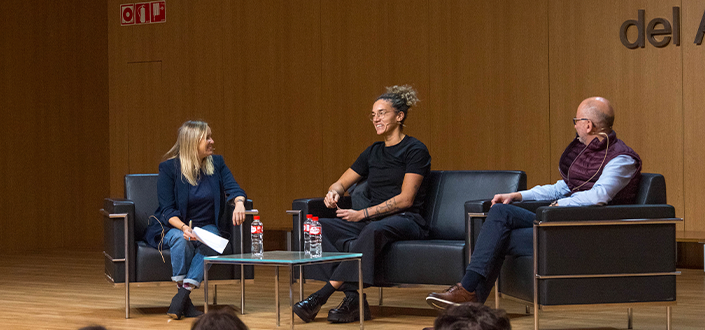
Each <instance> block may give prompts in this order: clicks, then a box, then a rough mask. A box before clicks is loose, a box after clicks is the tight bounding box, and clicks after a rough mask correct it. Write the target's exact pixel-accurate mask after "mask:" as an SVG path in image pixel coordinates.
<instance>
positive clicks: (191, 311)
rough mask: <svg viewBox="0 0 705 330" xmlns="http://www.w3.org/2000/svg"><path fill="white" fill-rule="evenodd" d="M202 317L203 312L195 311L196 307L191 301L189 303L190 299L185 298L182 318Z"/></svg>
mask: <svg viewBox="0 0 705 330" xmlns="http://www.w3.org/2000/svg"><path fill="white" fill-rule="evenodd" d="M201 315H203V312H201V311H199V310H198V309H196V306H194V305H193V301H191V297H190V296H189V297H187V298H186V308H185V309H184V317H199V316H201Z"/></svg>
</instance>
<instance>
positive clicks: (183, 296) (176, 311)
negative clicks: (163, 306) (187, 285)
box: [166, 288, 191, 320]
mask: <svg viewBox="0 0 705 330" xmlns="http://www.w3.org/2000/svg"><path fill="white" fill-rule="evenodd" d="M190 294H191V291H190V290H188V289H184V288H179V292H177V293H176V295H175V296H174V298H171V305H169V310H168V311H167V312H166V315H169V317H171V318H172V319H174V320H179V319H181V317H182V316H184V310H186V304H187V301H188V300H189V295H190Z"/></svg>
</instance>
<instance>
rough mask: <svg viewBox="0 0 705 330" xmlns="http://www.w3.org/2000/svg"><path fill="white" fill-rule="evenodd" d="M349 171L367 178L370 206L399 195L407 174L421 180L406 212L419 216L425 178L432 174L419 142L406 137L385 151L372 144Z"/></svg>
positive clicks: (382, 143) (428, 159) (426, 156)
mask: <svg viewBox="0 0 705 330" xmlns="http://www.w3.org/2000/svg"><path fill="white" fill-rule="evenodd" d="M350 168H351V169H352V170H353V171H355V172H356V173H357V174H359V175H360V176H362V177H367V186H368V190H369V194H370V203H371V205H378V204H381V203H383V202H385V201H387V200H388V199H390V198H392V197H394V196H396V195H399V194H400V193H401V185H402V183H403V182H404V175H405V174H406V173H414V174H419V175H422V176H423V177H424V180H423V183H422V184H421V187H419V191H418V192H417V193H416V197H415V198H414V204H413V205H412V206H411V207H410V208H409V209H407V210H405V211H406V212H414V213H421V209H422V207H423V201H424V198H425V197H426V188H427V186H428V185H427V181H428V180H427V178H428V174H429V172H430V171H431V155H430V154H429V153H428V149H427V148H426V145H424V144H423V143H422V142H421V141H419V140H417V139H415V138H413V137H411V136H405V137H404V139H402V140H401V142H399V143H397V144H396V145H393V146H391V147H385V146H384V142H375V143H373V144H372V145H371V146H369V147H367V149H365V151H363V152H362V153H361V154H360V156H359V157H357V160H356V161H355V163H354V164H352V166H350Z"/></svg>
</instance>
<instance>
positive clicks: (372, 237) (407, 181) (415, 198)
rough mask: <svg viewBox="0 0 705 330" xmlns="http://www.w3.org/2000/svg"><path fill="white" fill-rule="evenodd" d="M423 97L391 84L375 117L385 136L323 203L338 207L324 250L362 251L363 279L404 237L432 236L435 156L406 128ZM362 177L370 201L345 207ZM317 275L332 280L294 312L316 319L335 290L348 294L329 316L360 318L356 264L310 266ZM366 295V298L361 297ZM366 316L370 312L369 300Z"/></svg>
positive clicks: (370, 277) (368, 279)
mask: <svg viewBox="0 0 705 330" xmlns="http://www.w3.org/2000/svg"><path fill="white" fill-rule="evenodd" d="M416 102H418V98H417V97H416V91H414V90H413V89H412V88H411V87H410V86H394V87H389V88H387V93H385V94H382V95H381V96H380V97H378V98H377V100H376V102H375V103H374V105H373V106H372V113H371V114H370V120H371V121H372V123H373V125H374V128H375V131H376V132H377V135H379V136H381V137H383V141H379V142H375V143H374V144H372V145H371V146H369V147H368V148H367V149H365V151H363V152H362V154H360V156H359V157H358V158H357V160H356V161H355V163H353V165H352V166H351V167H350V168H349V169H348V170H346V171H345V173H343V175H342V176H341V177H340V179H338V181H336V182H335V183H333V184H332V185H331V186H330V188H329V189H328V193H327V194H326V197H325V199H324V203H325V205H326V206H327V207H328V208H338V209H337V211H336V215H337V218H333V219H321V220H320V222H321V225H322V228H323V242H322V246H323V251H327V252H343V251H346V252H357V253H362V273H363V282H364V284H365V285H366V286H369V285H372V284H373V282H374V274H375V272H374V267H375V258H376V257H377V255H378V254H379V252H380V251H382V250H383V248H384V247H385V246H386V245H388V244H390V243H392V242H395V241H399V240H417V239H424V238H426V237H427V236H428V232H427V228H426V221H425V220H424V219H423V217H421V215H420V213H421V209H422V208H423V201H424V197H425V195H426V186H427V180H425V178H427V177H428V174H429V172H430V171H431V156H430V155H429V153H428V149H427V148H426V146H425V145H424V144H423V143H421V141H419V140H417V139H415V138H413V137H411V136H407V135H405V134H404V133H403V127H404V121H405V120H406V118H407V115H408V110H409V108H410V107H412V106H413V105H414V104H416ZM362 178H367V188H366V189H367V191H366V193H367V194H368V195H369V200H370V202H369V205H368V206H367V207H363V208H361V209H359V210H353V209H340V208H339V207H338V200H339V199H340V196H341V195H343V194H344V193H345V191H346V190H347V189H348V188H350V186H352V185H353V184H354V183H356V182H358V181H360V179H362ZM307 271H308V272H309V274H310V275H311V277H312V278H315V279H319V280H324V281H328V283H326V285H325V286H324V287H323V288H322V289H320V290H318V291H317V292H315V293H313V294H311V295H310V296H309V297H308V298H306V299H304V300H302V301H300V302H298V303H296V304H295V305H294V307H293V309H294V312H295V313H296V315H298V316H299V317H300V318H301V319H302V320H304V321H305V322H311V321H313V320H314V319H315V318H316V314H318V311H319V310H320V309H321V306H322V305H323V304H325V303H326V302H327V301H328V298H329V297H330V296H331V295H332V294H333V292H335V291H336V290H340V291H343V292H344V293H345V299H343V302H342V303H341V304H340V305H339V306H338V307H337V308H335V309H331V310H330V311H329V312H328V321H330V322H333V323H347V322H354V321H359V318H360V310H359V299H361V297H360V296H359V294H358V291H357V290H358V283H357V281H358V271H357V263H356V262H355V263H354V262H343V263H340V264H323V265H318V266H310V267H307ZM362 299H365V298H364V297H362ZM364 306H365V311H364V313H365V319H369V318H370V317H371V316H370V311H369V306H368V305H367V301H366V300H365V302H364Z"/></svg>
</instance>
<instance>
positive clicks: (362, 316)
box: [357, 258, 365, 330]
mask: <svg viewBox="0 0 705 330" xmlns="http://www.w3.org/2000/svg"><path fill="white" fill-rule="evenodd" d="M357 280H358V282H357V285H358V286H359V291H360V292H358V294H359V295H360V299H358V300H359V303H360V330H363V329H365V308H364V306H363V301H364V300H365V296H363V293H362V258H359V259H357Z"/></svg>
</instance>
